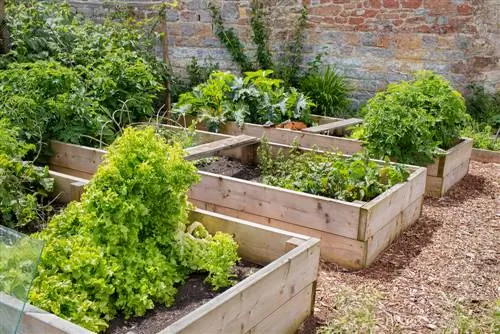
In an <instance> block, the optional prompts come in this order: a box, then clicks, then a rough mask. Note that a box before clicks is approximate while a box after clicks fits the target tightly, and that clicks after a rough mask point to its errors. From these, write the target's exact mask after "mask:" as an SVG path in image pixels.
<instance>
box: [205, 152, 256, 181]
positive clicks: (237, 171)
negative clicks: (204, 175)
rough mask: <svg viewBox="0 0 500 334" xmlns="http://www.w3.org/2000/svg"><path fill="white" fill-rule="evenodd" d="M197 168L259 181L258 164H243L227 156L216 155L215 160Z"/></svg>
mask: <svg viewBox="0 0 500 334" xmlns="http://www.w3.org/2000/svg"><path fill="white" fill-rule="evenodd" d="M198 169H199V170H202V171H205V172H210V173H216V174H221V175H225V176H232V177H236V178H238V179H243V180H249V181H256V182H259V177H260V170H259V167H258V166H249V165H244V164H242V163H241V162H240V161H238V160H234V159H231V158H228V157H217V159H216V160H214V161H212V162H210V163H207V164H202V165H200V166H198Z"/></svg>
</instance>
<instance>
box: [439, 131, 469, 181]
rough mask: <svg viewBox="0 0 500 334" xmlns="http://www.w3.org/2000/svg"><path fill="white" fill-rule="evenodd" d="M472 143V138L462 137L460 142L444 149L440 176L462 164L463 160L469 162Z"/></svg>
mask: <svg viewBox="0 0 500 334" xmlns="http://www.w3.org/2000/svg"><path fill="white" fill-rule="evenodd" d="M472 143H473V142H472V139H469V138H464V139H463V141H462V142H461V143H459V144H458V145H455V146H454V147H452V148H451V149H449V150H448V151H446V158H445V162H444V167H443V174H441V175H442V176H446V175H448V174H449V173H450V172H451V171H452V170H455V169H456V168H457V167H458V166H461V165H463V164H464V163H465V162H467V163H468V162H469V160H470V157H471V154H472Z"/></svg>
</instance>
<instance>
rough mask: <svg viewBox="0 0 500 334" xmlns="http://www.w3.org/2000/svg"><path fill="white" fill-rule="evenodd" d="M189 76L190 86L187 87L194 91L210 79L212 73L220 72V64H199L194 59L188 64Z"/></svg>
mask: <svg viewBox="0 0 500 334" xmlns="http://www.w3.org/2000/svg"><path fill="white" fill-rule="evenodd" d="M186 70H187V74H188V84H187V87H188V88H189V89H192V88H194V87H196V86H198V85H199V84H201V83H203V82H205V81H207V80H208V79H209V78H210V74H211V73H212V72H215V71H218V70H219V64H218V63H216V64H214V63H212V62H208V63H207V62H205V63H204V64H199V63H198V60H197V59H196V58H195V57H193V58H192V59H191V62H190V63H189V64H188V66H187V68H186Z"/></svg>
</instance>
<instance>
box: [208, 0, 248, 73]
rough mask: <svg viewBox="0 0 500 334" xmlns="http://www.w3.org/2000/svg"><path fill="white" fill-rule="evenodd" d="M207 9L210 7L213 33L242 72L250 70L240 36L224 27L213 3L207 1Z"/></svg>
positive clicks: (217, 9)
mask: <svg viewBox="0 0 500 334" xmlns="http://www.w3.org/2000/svg"><path fill="white" fill-rule="evenodd" d="M208 9H210V13H211V15H212V22H213V24H214V28H215V34H216V35H217V37H219V40H220V41H221V43H222V44H223V45H224V46H225V47H226V49H227V50H228V51H229V53H230V55H231V58H232V59H233V61H234V62H235V63H236V64H238V65H239V66H240V68H241V71H242V72H245V71H250V70H252V69H253V65H252V63H251V61H250V60H249V59H248V57H247V55H246V54H245V47H244V46H243V44H242V43H241V41H240V38H239V37H238V35H237V34H236V32H235V31H234V29H232V28H231V29H226V28H225V27H224V23H223V22H222V16H221V14H220V10H219V8H217V7H216V6H215V5H214V4H213V3H209V5H208Z"/></svg>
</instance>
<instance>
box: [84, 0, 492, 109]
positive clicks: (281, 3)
mask: <svg viewBox="0 0 500 334" xmlns="http://www.w3.org/2000/svg"><path fill="white" fill-rule="evenodd" d="M135 2H137V3H140V1H139V0H135ZM263 2H264V3H265V9H266V11H267V13H268V16H267V20H268V23H269V27H270V28H271V31H270V33H271V35H270V36H271V44H272V47H273V48H275V49H279V47H280V46H281V45H282V44H283V41H284V40H286V39H287V38H288V37H289V35H290V32H291V30H292V29H293V26H294V23H295V22H296V20H297V18H298V13H299V10H300V7H301V6H302V5H303V4H306V5H307V6H308V8H309V23H308V27H307V30H306V50H305V58H306V60H308V59H311V58H313V57H314V55H315V54H317V53H318V52H326V55H325V56H324V57H323V59H324V61H325V62H327V63H329V64H332V65H335V66H336V67H337V69H338V70H339V71H341V72H342V73H344V74H345V76H346V77H347V78H348V79H349V81H350V82H351V83H352V85H353V86H354V87H355V93H354V96H353V97H354V99H355V103H356V104H358V103H360V102H363V101H365V100H366V99H368V98H369V97H371V96H372V95H373V94H374V93H375V92H376V91H377V90H380V89H383V88H384V87H385V85H386V84H387V83H388V82H393V81H398V80H402V79H407V78H408V77H409V76H408V75H409V74H410V73H411V72H412V71H414V70H419V69H431V70H434V71H437V72H439V73H441V74H444V75H445V76H446V77H447V78H448V79H450V80H452V81H453V83H454V84H455V86H456V87H458V88H460V89H462V90H463V89H464V88H465V87H466V85H467V84H468V83H470V82H473V81H481V82H483V83H484V85H485V86H486V87H487V88H488V89H490V90H500V63H499V59H500V0H303V1H301V0H265V1H263ZM179 3H180V5H179V8H178V9H176V10H169V11H168V12H167V20H168V31H169V34H168V36H169V44H170V59H171V62H172V64H173V66H174V68H175V69H177V70H178V71H182V70H183V68H185V65H186V64H187V63H188V62H189V61H190V59H191V57H197V58H199V59H211V60H212V61H214V62H218V63H219V64H220V65H221V67H222V68H227V69H234V68H235V65H234V64H232V62H231V60H230V57H229V55H228V54H227V52H226V50H224V49H223V48H222V47H221V45H220V43H219V41H218V39H217V37H215V36H214V35H213V33H212V23H211V18H210V14H209V11H208V9H207V1H206V0H180V1H179ZM216 3H217V4H218V5H219V6H220V8H221V10H222V17H223V19H224V21H225V23H226V25H227V26H228V27H233V28H235V29H236V30H237V31H238V32H239V35H240V37H241V38H242V40H244V41H246V43H245V44H246V45H248V47H249V50H248V51H249V52H252V45H251V43H250V37H251V31H250V27H249V15H250V10H249V1H248V0H247V1H244V0H240V1H238V0H218V1H216ZM75 6H77V7H78V8H80V10H82V11H83V12H84V13H85V14H86V15H88V16H93V17H99V16H102V15H104V13H105V12H106V9H103V7H102V6H97V5H94V6H93V7H92V6H90V5H85V1H80V2H78V4H77V5H75Z"/></svg>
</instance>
